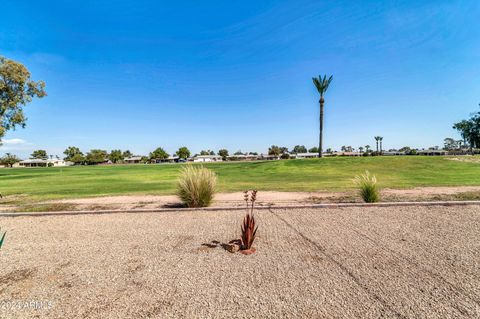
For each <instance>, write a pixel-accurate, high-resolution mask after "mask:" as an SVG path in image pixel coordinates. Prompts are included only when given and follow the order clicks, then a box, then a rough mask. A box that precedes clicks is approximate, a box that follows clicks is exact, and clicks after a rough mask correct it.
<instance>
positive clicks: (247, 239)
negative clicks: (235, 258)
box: [241, 190, 258, 250]
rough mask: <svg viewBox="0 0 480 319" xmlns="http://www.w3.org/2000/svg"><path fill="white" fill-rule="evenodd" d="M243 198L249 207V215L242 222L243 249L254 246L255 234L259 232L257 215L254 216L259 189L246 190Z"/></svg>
mask: <svg viewBox="0 0 480 319" xmlns="http://www.w3.org/2000/svg"><path fill="white" fill-rule="evenodd" d="M243 194H244V196H243V199H244V200H245V203H246V207H247V215H245V218H244V219H243V224H242V239H241V242H242V247H241V249H242V250H248V249H251V248H252V245H253V241H254V240H255V235H256V234H257V229H258V226H256V223H255V217H254V216H253V210H254V208H255V201H256V200H257V191H256V190H252V191H251V192H250V193H249V191H245V192H244V193H243Z"/></svg>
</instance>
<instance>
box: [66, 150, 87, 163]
mask: <svg viewBox="0 0 480 319" xmlns="http://www.w3.org/2000/svg"><path fill="white" fill-rule="evenodd" d="M68 161H70V162H73V163H75V164H76V165H79V164H83V163H85V156H83V153H82V152H80V153H77V154H74V155H73V156H72V157H70V159H68Z"/></svg>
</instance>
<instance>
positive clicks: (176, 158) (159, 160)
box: [153, 155, 180, 164]
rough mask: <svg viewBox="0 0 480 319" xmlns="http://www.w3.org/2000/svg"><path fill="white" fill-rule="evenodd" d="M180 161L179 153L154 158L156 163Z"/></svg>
mask: <svg viewBox="0 0 480 319" xmlns="http://www.w3.org/2000/svg"><path fill="white" fill-rule="evenodd" d="M179 161H180V158H179V157H178V156H177V155H173V156H169V157H167V158H157V159H155V160H153V162H154V163H155V164H160V163H177V162H179Z"/></svg>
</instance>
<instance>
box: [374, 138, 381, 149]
mask: <svg viewBox="0 0 480 319" xmlns="http://www.w3.org/2000/svg"><path fill="white" fill-rule="evenodd" d="M374 138H375V142H377V153H378V142H379V141H380V136H375V137H374Z"/></svg>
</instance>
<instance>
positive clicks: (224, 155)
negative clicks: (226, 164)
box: [218, 148, 228, 161]
mask: <svg viewBox="0 0 480 319" xmlns="http://www.w3.org/2000/svg"><path fill="white" fill-rule="evenodd" d="M218 155H219V156H221V157H222V159H223V160H224V161H225V160H226V159H227V157H228V150H227V149H224V148H222V149H221V150H219V151H218Z"/></svg>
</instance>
